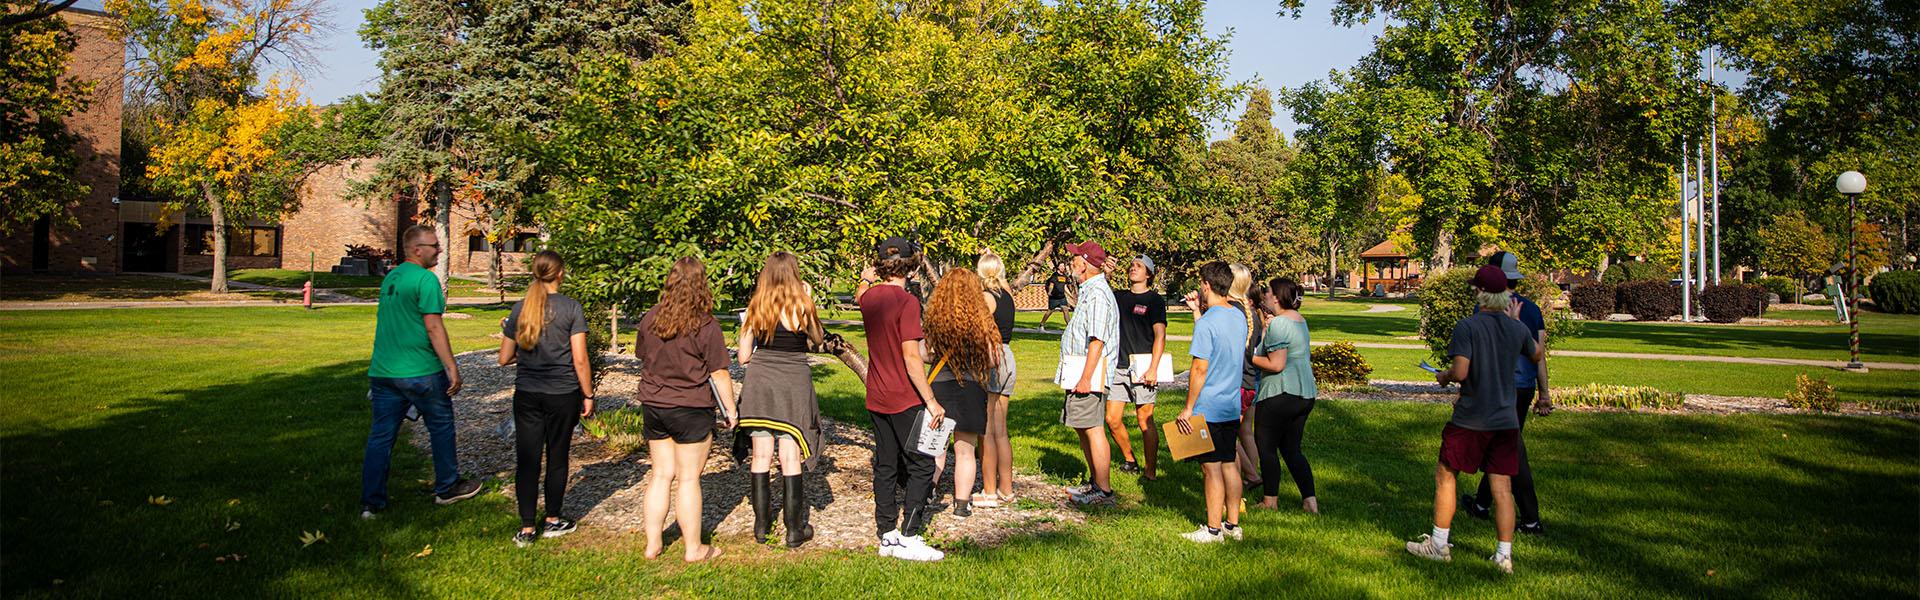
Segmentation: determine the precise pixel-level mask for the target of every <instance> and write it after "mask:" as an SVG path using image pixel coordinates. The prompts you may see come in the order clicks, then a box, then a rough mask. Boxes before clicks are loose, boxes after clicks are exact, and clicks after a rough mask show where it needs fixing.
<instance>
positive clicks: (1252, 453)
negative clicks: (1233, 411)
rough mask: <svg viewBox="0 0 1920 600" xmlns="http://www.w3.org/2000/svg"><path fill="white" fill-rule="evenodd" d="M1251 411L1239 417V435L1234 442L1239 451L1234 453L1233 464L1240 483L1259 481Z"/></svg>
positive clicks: (1258, 450) (1258, 461)
mask: <svg viewBox="0 0 1920 600" xmlns="http://www.w3.org/2000/svg"><path fill="white" fill-rule="evenodd" d="M1253 441H1254V440H1253V411H1251V410H1249V411H1245V412H1244V413H1242V414H1241V415H1240V434H1239V437H1238V438H1237V439H1236V440H1235V441H1234V444H1236V445H1238V446H1239V449H1240V451H1239V452H1235V453H1234V457H1233V462H1234V464H1236V465H1239V467H1240V479H1241V481H1260V480H1261V479H1260V460H1259V456H1260V446H1259V445H1257V444H1255V443H1253Z"/></svg>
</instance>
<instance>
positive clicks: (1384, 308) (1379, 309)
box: [1366, 304, 1407, 313]
mask: <svg viewBox="0 0 1920 600" xmlns="http://www.w3.org/2000/svg"><path fill="white" fill-rule="evenodd" d="M1406 309H1407V307H1405V306H1401V305H1399V304H1375V305H1372V306H1368V307H1367V310H1366V312H1370V313H1390V312H1400V311H1403V310H1406Z"/></svg>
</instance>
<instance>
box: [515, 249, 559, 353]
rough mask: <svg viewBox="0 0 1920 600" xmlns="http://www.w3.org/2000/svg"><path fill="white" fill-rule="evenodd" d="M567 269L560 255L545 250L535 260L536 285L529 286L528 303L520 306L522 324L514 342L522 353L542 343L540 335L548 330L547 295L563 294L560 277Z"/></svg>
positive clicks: (518, 327)
mask: <svg viewBox="0 0 1920 600" xmlns="http://www.w3.org/2000/svg"><path fill="white" fill-rule="evenodd" d="M566 268H567V263H566V261H564V260H561V258H560V253H558V252H554V251H552V250H541V251H540V253H539V254H536V255H534V257H533V281H531V282H528V283H527V299H526V300H524V301H521V302H520V321H519V324H518V326H516V327H514V328H513V341H514V343H516V344H518V345H519V346H520V349H521V350H532V349H533V346H534V344H538V343H540V332H542V331H545V330H546V328H547V294H557V293H560V274H561V272H563V271H565V270H566Z"/></svg>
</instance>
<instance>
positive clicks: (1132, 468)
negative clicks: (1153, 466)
mask: <svg viewBox="0 0 1920 600" xmlns="http://www.w3.org/2000/svg"><path fill="white" fill-rule="evenodd" d="M1120 471H1121V472H1123V473H1139V472H1140V463H1137V462H1133V461H1130V460H1129V461H1126V462H1123V463H1120Z"/></svg>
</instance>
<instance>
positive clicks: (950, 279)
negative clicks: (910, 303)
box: [922, 269, 1000, 381]
mask: <svg viewBox="0 0 1920 600" xmlns="http://www.w3.org/2000/svg"><path fill="white" fill-rule="evenodd" d="M922 328H923V329H924V330H925V332H926V334H927V345H928V346H929V347H931V348H932V350H933V352H934V353H935V354H938V355H940V356H941V357H942V358H943V359H944V360H946V365H947V368H949V369H953V372H954V373H957V374H962V375H966V376H967V377H969V378H971V379H973V380H974V381H980V380H983V379H986V377H987V374H988V373H989V372H991V371H992V370H993V366H994V363H995V362H996V361H997V360H998V359H999V357H1000V329H999V328H998V327H995V326H994V324H993V312H992V311H989V310H987V299H986V286H985V285H984V284H983V283H981V280H980V276H979V275H975V274H974V272H973V271H970V270H967V269H953V270H949V271H947V274H946V275H945V276H942V277H941V278H940V283H939V285H936V286H934V288H933V297H932V298H930V299H928V300H927V317H926V320H925V322H924V323H923V324H922Z"/></svg>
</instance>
